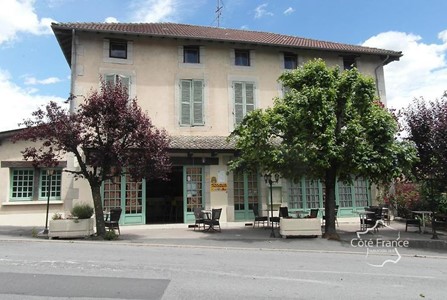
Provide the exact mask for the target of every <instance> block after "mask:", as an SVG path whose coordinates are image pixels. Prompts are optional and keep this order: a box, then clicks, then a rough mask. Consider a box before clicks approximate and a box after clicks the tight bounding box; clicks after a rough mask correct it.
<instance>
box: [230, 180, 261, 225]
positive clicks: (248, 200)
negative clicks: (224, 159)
mask: <svg viewBox="0 0 447 300" xmlns="http://www.w3.org/2000/svg"><path fill="white" fill-rule="evenodd" d="M233 178H234V182H233V186H234V195H233V196H234V219H235V220H236V221H249V220H253V219H254V214H253V204H259V198H258V195H259V193H258V176H257V174H256V172H248V173H242V172H235V173H234V177H233Z"/></svg>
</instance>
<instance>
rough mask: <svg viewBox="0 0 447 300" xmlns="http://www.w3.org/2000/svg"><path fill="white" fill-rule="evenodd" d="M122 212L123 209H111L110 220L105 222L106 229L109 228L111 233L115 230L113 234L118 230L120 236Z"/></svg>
mask: <svg viewBox="0 0 447 300" xmlns="http://www.w3.org/2000/svg"><path fill="white" fill-rule="evenodd" d="M121 211H122V209H121V208H120V207H115V208H111V209H110V218H108V219H107V220H106V221H104V224H105V226H106V228H108V229H109V230H110V231H112V230H113V232H115V229H118V235H120V234H121V232H120V225H119V221H120V217H121Z"/></svg>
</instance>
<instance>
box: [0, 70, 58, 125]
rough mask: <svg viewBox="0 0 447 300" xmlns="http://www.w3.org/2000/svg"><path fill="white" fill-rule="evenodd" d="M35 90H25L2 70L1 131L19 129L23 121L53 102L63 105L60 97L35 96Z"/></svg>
mask: <svg viewBox="0 0 447 300" xmlns="http://www.w3.org/2000/svg"><path fill="white" fill-rule="evenodd" d="M35 92H36V90H35V89H30V90H24V89H21V88H20V87H19V86H17V85H15V84H14V83H13V82H11V78H10V75H9V74H8V72H6V71H4V70H2V69H0V105H1V109H0V131H5V130H12V129H16V128H18V124H19V123H22V122H23V119H26V118H29V117H31V113H32V112H33V111H35V110H36V109H37V108H39V107H40V106H42V105H45V104H48V102H50V101H51V100H53V101H58V102H60V103H62V102H63V101H64V100H66V99H62V98H60V97H51V96H42V95H35V94H34V93H35Z"/></svg>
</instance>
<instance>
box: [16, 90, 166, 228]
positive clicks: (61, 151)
mask: <svg viewBox="0 0 447 300" xmlns="http://www.w3.org/2000/svg"><path fill="white" fill-rule="evenodd" d="M24 124H25V125H26V128H25V129H24V130H22V131H20V133H18V134H17V135H16V136H15V137H14V140H29V141H33V142H36V141H40V142H41V144H40V146H38V147H36V146H30V147H27V148H26V149H24V150H23V151H22V154H23V157H24V159H26V160H32V161H33V162H34V164H35V165H43V166H55V165H57V162H58V160H60V159H62V158H63V157H64V155H65V154H67V153H69V154H71V155H73V157H74V159H75V160H76V161H77V163H78V165H79V167H74V168H71V169H65V170H64V171H65V172H68V173H71V174H72V175H73V176H74V177H75V178H83V179H86V180H87V181H88V183H89V184H90V188H91V193H92V198H93V204H94V209H95V215H96V230H97V234H98V235H100V236H104V235H105V233H106V231H105V224H104V217H103V206H102V198H101V185H102V183H103V182H104V181H106V180H112V179H113V178H114V177H115V176H119V175H122V174H129V175H130V176H131V177H132V178H133V179H135V180H141V179H142V178H148V179H151V178H165V177H166V174H167V173H168V172H169V170H170V167H171V163H170V159H169V156H168V153H167V147H168V144H169V140H168V137H167V134H166V132H165V131H164V130H159V129H157V128H156V127H155V126H154V125H152V122H151V120H150V118H149V117H148V116H147V115H146V114H145V113H143V112H142V110H141V108H140V107H139V106H138V104H137V101H136V99H129V95H128V93H127V90H126V88H125V87H124V86H122V85H121V83H120V82H118V83H117V84H116V85H115V84H106V83H105V82H102V85H101V89H100V91H93V92H92V93H91V94H90V95H89V96H88V97H87V98H86V99H85V102H84V103H82V104H80V105H79V107H78V108H77V110H76V111H73V112H67V111H66V110H64V109H62V108H61V107H60V106H58V105H57V104H56V103H54V102H51V103H50V104H48V105H47V106H46V107H45V109H44V110H42V109H39V110H37V111H36V112H34V113H33V118H31V119H28V120H26V121H25V123H24Z"/></svg>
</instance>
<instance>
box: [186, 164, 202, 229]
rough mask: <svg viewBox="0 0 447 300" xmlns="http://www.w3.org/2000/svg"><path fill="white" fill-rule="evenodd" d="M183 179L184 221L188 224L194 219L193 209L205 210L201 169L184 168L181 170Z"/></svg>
mask: <svg viewBox="0 0 447 300" xmlns="http://www.w3.org/2000/svg"><path fill="white" fill-rule="evenodd" d="M183 178H184V185H183V195H184V196H183V199H184V202H185V203H184V204H185V205H184V207H186V210H185V216H184V220H185V223H190V222H194V219H195V218H194V208H196V207H203V208H205V199H204V196H203V195H204V191H203V187H204V176H203V168H202V167H196V166H193V167H190V166H186V167H184V169H183Z"/></svg>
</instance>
